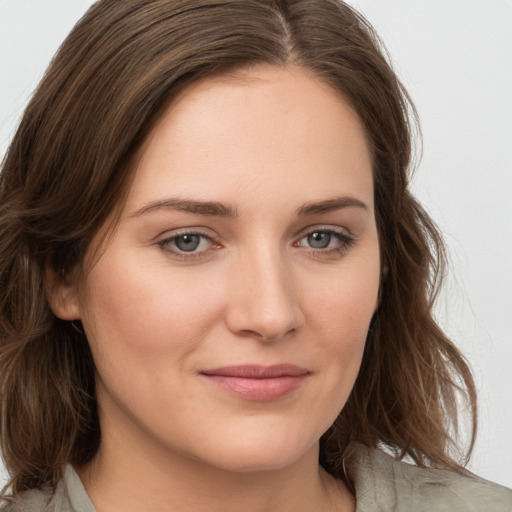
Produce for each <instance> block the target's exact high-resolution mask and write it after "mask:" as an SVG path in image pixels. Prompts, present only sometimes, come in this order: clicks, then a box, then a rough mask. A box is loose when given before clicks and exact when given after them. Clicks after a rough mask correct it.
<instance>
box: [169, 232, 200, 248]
mask: <svg viewBox="0 0 512 512" xmlns="http://www.w3.org/2000/svg"><path fill="white" fill-rule="evenodd" d="M200 241H201V239H200V237H199V236H198V235H182V236H179V237H177V238H176V240H175V244H176V247H177V248H178V249H179V250H180V251H185V252H190V251H195V250H196V249H197V248H198V247H199V242H200Z"/></svg>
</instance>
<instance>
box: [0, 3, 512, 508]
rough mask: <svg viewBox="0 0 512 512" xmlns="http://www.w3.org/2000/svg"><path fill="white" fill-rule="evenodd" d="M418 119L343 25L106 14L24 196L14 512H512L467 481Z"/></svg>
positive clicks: (233, 6) (16, 302) (9, 186)
mask: <svg viewBox="0 0 512 512" xmlns="http://www.w3.org/2000/svg"><path fill="white" fill-rule="evenodd" d="M409 107H410V103H409V102H408V98H407V95H406V94H405V92H404V90H403V88H402V87H401V85H400V83H399V82H398V80H397V78H396V76H395V75H394V73H393V71H392V70H391V68H390V67H389V65H388V63H387V62H386V60H385V59H384V57H383V56H382V53H381V51H380V50H379V46H378V41H377V39H376V36H375V34H374V33H373V32H372V30H371V28H370V27H369V25H368V24H367V23H366V21H365V20H364V19H363V18H361V17H360V16H359V15H358V14H357V13H355V12H354V11H352V10H351V9H350V8H349V7H347V6H346V5H344V4H343V3H340V2H338V1H337V0H316V1H311V0H308V1H306V0H297V1H281V2H279V1H272V0H267V1H264V0H244V1H241V0H232V1H223V2H219V1H214V0H193V1H190V0H186V1H185V0H181V1H178V0H174V1H169V0H144V1H141V0H125V1H123V2H119V1H116V0H102V1H100V2H98V3H97V4H95V5H94V6H93V8H92V9H91V10H90V11H89V12H88V13H87V14H86V16H85V17H84V18H83V20H82V21H81V22H80V23H79V24H78V25H77V27H75V29H74V30H73V31H72V33H71V34H70V36H69V37H68V39H67V40H66V41H65V43H64V44H63V46H62V48H61V50H60V51H59V53H58V54H57V56H56V58H55V60H54V61H53V63H52V65H51V66H50V68H49V70H48V72H47V74H46V76H45V78H44V80H43V81H42V83H41V84H40V86H39V88H38V89H37V91H36V93H35V95H34V98H33V99H32V101H31V103H30V104H29V106H28V108H27V110H26V112H25V115H24V118H23V120H22V122H21V125H20V127H19V129H18V132H17V133H16V135H15V137H14V140H13V142H12V144H11V147H10V148H9V151H8V153H7V156H6V159H5V160H4V163H3V168H2V175H1V178H0V179H1V181H0V219H1V220H0V254H1V258H0V265H1V267H0V276H1V281H2V296H1V299H0V311H1V314H0V339H1V344H2V345H1V346H2V348H1V352H0V364H1V376H2V377H1V378H2V386H1V390H2V396H1V404H2V407H1V411H2V423H1V425H2V427H1V428H2V430H1V434H2V449H3V454H4V458H5V461H6V466H7V467H8V469H9V471H10V474H11V476H12V479H11V482H10V490H9V492H10V496H9V495H8V494H6V495H5V496H6V497H5V499H6V501H7V502H9V505H8V509H9V507H10V509H11V510H76V511H82V510H83V511H90V512H92V511H95V510H97V511H98V512H110V511H114V510H123V511H129V510H147V509H149V510H169V511H174V510H194V511H202V510H221V509H222V510H223V511H225V510H228V511H229V510H250V511H261V510H296V511H310V510H333V511H334V510H343V511H344V510H358V511H366V510H396V509H404V510H432V509H436V508H437V509H443V508H444V509H447V510H467V509H468V508H469V506H473V507H477V509H479V510H510V509H511V508H512V493H511V491H509V490H507V489H504V488H502V487H499V486H496V485H494V484H491V483H488V482H484V481H483V480H481V479H478V478H476V477H474V476H471V475H469V474H468V473H466V472H464V470H463V468H462V466H461V465H460V462H458V461H457V460H455V459H454V458H452V456H451V455H450V454H451V453H452V448H453V447H454V446H455V440H454V439H452V436H451V432H452V430H451V429H452V428H453V427H454V426H456V420H457V415H456V407H455V404H456V400H457V399H458V398H460V396H459V395H462V397H463V398H464V399H465V400H466V401H467V403H468V404H469V406H470V409H471V411H472V420H473V425H475V422H476V397H475V389H474V384H473V381H472V378H471V374H470V371H469V369H468V367H467V365H466V363H465V361H464V359H463V358H462V356H461V355H460V354H459V352H458V351H457V349H456V348H455V347H454V346H453V345H452V343H451V342H450V341H449V340H448V339H447V338H446V337H445V335H444V334H443V333H442V332H441V331H440V329H439V328H438V327H437V325H436V323H435V321H434V320H433V318H432V314H431V308H432V297H433V296H434V295H435V291H436V287H437V276H438V275H439V273H440V271H441V270H442V263H443V248H442V243H441V239H440V236H439V234H438V232H437V231H436V228H435V226H434V225H433V224H432V222H431V221H430V219H429V218H428V216H427V215H426V214H425V212H424V211H423V210H422V209H421V207H420V206H419V205H418V204H417V202H416V201H415V200H414V198H413V197H412V196H411V194H410V192H409V190H408V183H407V169H408V164H409V160H410V152H411V147H410V146H411V135H410V122H409V119H408V118H407V111H408V108H409ZM379 447H386V448H387V451H391V452H392V453H393V454H394V455H395V456H396V460H395V459H394V458H392V457H391V456H389V455H386V454H384V453H383V452H381V451H379V450H378V449H377V448H379ZM469 451H470V450H469ZM404 457H409V458H410V459H412V461H414V462H415V463H416V464H417V466H418V467H416V466H411V465H408V464H406V463H405V462H401V461H400V459H402V458H404ZM429 468H438V469H429Z"/></svg>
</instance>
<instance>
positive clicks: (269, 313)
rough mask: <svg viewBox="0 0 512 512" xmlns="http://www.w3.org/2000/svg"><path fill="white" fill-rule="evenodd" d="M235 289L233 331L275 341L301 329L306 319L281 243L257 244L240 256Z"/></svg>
mask: <svg viewBox="0 0 512 512" xmlns="http://www.w3.org/2000/svg"><path fill="white" fill-rule="evenodd" d="M255 245H256V247H255ZM232 286H234V287H235V293H233V294H232V300H231V304H230V308H229V309H230V310H229V315H228V317H229V318H228V322H229V326H230V329H231V330H232V331H234V332H237V333H239V334H240V333H242V334H245V335H253V336H258V337H259V338H261V339H263V340H274V339H278V338H280V337H283V336H285V335H287V334H289V333H291V332H293V331H297V330H299V329H300V327H301V325H302V322H303V318H302V312H301V307H300V301H299V297H298V294H297V288H296V286H295V282H294V277H293V269H292V268H291V266H290V262H289V260H288V258H287V257H286V254H285V253H284V252H283V251H282V250H281V248H280V247H279V246H278V244H275V245H272V244H269V243H260V244H254V245H252V247H251V249H250V250H249V251H247V252H246V253H244V254H240V257H239V258H238V261H237V265H236V276H235V279H234V280H233V283H232Z"/></svg>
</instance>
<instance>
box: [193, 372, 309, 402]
mask: <svg viewBox="0 0 512 512" xmlns="http://www.w3.org/2000/svg"><path fill="white" fill-rule="evenodd" d="M203 377H205V378H207V379H208V380H209V382H211V383H212V384H213V385H214V386H216V387H217V388H220V389H222V390H223V391H226V392H228V393H230V394H232V395H236V396H238V397H240V398H243V399H245V400H254V401H261V402H270V401H273V400H279V399H280V398H284V397H286V396H288V395H290V394H291V393H293V392H294V391H295V390H296V389H298V388H299V387H300V386H301V385H302V383H303V382H304V380H305V379H306V377H307V375H294V376H291V375H283V376H281V377H269V378H246V377H229V376H225V375H205V374H203Z"/></svg>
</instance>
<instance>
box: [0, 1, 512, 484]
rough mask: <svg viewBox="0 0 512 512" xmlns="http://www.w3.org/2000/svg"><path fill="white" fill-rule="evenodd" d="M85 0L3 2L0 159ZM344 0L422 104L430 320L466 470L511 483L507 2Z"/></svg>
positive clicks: (511, 77) (421, 183) (511, 117)
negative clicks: (467, 402) (474, 435)
mask: <svg viewBox="0 0 512 512" xmlns="http://www.w3.org/2000/svg"><path fill="white" fill-rule="evenodd" d="M120 1H121V0H120ZM92 3H93V2H92V1H90V0H45V1H42V0H0V157H1V156H3V154H4V152H5V150H6V148H7V145H8V142H9V139H10V137H11V136H12V133H13V130H14V128H15V126H16V124H17V122H18V120H19V117H20V116H21V114H22V111H23V108H24V105H25V104H26V102H27V99H28V98H29V97H30V94H31V92H32V90H33V89H34V87H35V86H36V84H37V82H38V80H39V79H40V78H41V76H42V74H43V72H44V69H45V68H46V66H47V64H48V62H49V60H50V59H51V57H52V55H53V54H54V52H55V51H56V50H57V48H58V46H59V44H60V43H61V42H62V40H63V39H64V37H65V36H66V35H67V33H68V32H69V30H70V29H71V28H72V26H73V25H74V23H75V22H76V21H77V20H78V18H79V17H80V16H81V15H82V14H83V12H84V11H85V10H86V9H87V8H88V7H89V5H91V4H92ZM349 3H351V4H352V5H354V6H355V7H356V8H358V9H359V10H360V11H361V12H362V13H364V14H365V15H366V17H367V18H368V19H369V20H370V21H371V22H372V23H373V25H374V26H375V28H376V29H377V32H378V33H379V34H380V36H381V37H382V39H383V40H384V42H385V44H386V46H387V48H388V50H389V52H390V54H391V56H392V61H393V63H394V66H395V69H396V71H397V72H398V74H399V76H400V77H401V78H402V80H403V82H404V83H405V85H406V87H407V88H408V90H409V92H410V94H411V96H412V98H413V100H414V102H415V104H416V106H417V108H418V111H419V115H420V120H421V123H422V128H423V140H424V144H423V158H422V161H421V163H420V164H419V166H418V169H417V172H416V177H415V180H414V190H415V191H416V193H417V195H418V196H419V198H420V200H421V201H422V202H423V204H424V206H425V207H426V209H427V210H428V211H429V212H430V213H431V215H432V216H433V217H434V219H435V220H436V221H437V223H438V225H439V226H440V227H441V230H442V231H443V233H444V234H445V237H446V241H447V244H448V247H449V250H450V257H451V263H452V268H451V273H450V276H449V278H448V280H447V283H446V287H445V290H444V292H443V294H442V296H441V298H440V302H439V304H438V308H437V313H438V318H439V320H440V323H441V325H442V326H443V327H444V329H445V330H446V331H447V333H448V334H449V335H450V336H451V337H452V338H453V339H454V340H455V341H456V343H457V344H458V345H459V347H461V349H462V351H463V352H464V353H465V354H466V356H467V357H468V359H469V361H470V363H471V365H472V368H473V370H474V373H475V378H476V382H477V386H478V389H479V391H480V430H479V436H478V439H477V445H476V449H475V452H474V457H473V460H472V463H471V465H470V469H471V470H472V471H474V472H475V473H478V474H480V475H481V476H483V477H485V478H488V479H490V480H494V481H496V482H499V483H501V484H504V485H508V486H512V464H511V463H510V459H511V456H512V435H511V433H512V428H511V423H512V421H511V420H512V412H511V409H512V407H511V406H512V343H511V334H510V327H509V325H508V321H509V319H510V318H511V317H512V226H511V225H512V201H511V191H512V100H511V95H512V1H511V0H486V1H484V0H429V1H428V2H427V1H424V0H353V1H350V2H349Z"/></svg>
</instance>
